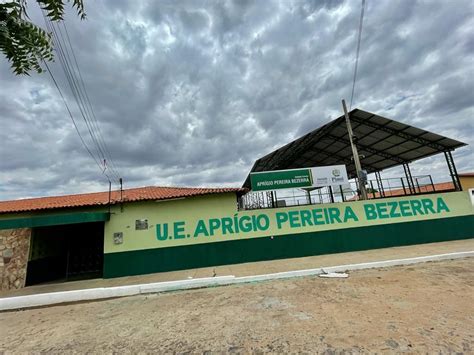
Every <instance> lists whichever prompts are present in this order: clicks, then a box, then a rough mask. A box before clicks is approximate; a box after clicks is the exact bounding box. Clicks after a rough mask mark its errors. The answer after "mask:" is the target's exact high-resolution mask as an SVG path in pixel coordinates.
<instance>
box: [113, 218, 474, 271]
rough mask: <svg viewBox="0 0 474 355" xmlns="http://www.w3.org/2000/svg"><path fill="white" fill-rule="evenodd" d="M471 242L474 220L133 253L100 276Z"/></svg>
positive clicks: (124, 254) (117, 255) (122, 256)
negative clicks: (435, 243)
mask: <svg viewBox="0 0 474 355" xmlns="http://www.w3.org/2000/svg"><path fill="white" fill-rule="evenodd" d="M472 237H474V216H472V215H470V216H462V217H453V218H443V219H435V220H428V221H419V222H407V223H393V224H386V225H378V226H372V227H362V228H347V229H337V230H331V231H323V232H310V233H300V234H288V235H284V236H279V237H274V238H271V237H263V238H254V239H241V240H235V241H227V242H222V243H201V244H195V245H191V246H178V247H171V248H156V249H147V250H135V251H129V252H122V253H109V254H105V255H104V277H105V278H111V277H119V276H126V275H140V274H146V273H153V272H163V271H171V270H184V269H190V268H198V267H206V266H217V265H226V264H237V263H244V262H252V261H261V260H273V259H282V258H292V257H302V256H310V255H322V254H330V253H341V252H349V251H356V250H367V249H377V248H386V247H393V246H402V245H412V244H422V243H433V242H440V241H449V240H458V239H469V238H472Z"/></svg>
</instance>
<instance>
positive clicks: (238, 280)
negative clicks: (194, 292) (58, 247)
mask: <svg viewBox="0 0 474 355" xmlns="http://www.w3.org/2000/svg"><path fill="white" fill-rule="evenodd" d="M473 256H474V251H466V252H457V253H449V254H439V255H429V256H421V257H414V258H407V259H395V260H385V261H375V262H369V263H360V264H348V265H339V266H330V267H323V268H316V269H307V270H296V271H285V272H278V273H273V274H264V275H255V276H243V277H235V276H232V275H229V276H218V277H206V278H200V279H191V280H179V281H166V282H156V283H150V284H141V285H129V286H116V287H101V288H91V289H85V290H73V291H63V292H54V293H43V294H36V295H27V296H18V297H9V298H0V311H7V310H15V309H23V308H31V307H40V306H49V305H54V304H60V303H69V302H79V301H90V300H98V299H106V298H115V297H124V296H133V295H139V294H147V293H158V292H169V291H177V290H189V289H195V288H202V287H212V286H223V285H231V284H242V283H249V282H260V281H269V280H278V279H288V278H293V277H304V276H314V275H320V274H323V273H329V272H345V271H352V270H363V269H373V268H383V267H390V266H402V265H411V264H416V263H423V262H427V261H440V260H452V259H461V258H468V257H473Z"/></svg>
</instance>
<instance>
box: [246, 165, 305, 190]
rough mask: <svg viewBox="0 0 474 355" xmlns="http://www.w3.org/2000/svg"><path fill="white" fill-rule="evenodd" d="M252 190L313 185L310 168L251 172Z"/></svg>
mask: <svg viewBox="0 0 474 355" xmlns="http://www.w3.org/2000/svg"><path fill="white" fill-rule="evenodd" d="M250 182H251V184H252V190H253V191H263V190H277V189H290V188H296V187H310V186H312V185H313V176H312V174H311V169H292V170H280V171H265V172H261V173H251V174H250Z"/></svg>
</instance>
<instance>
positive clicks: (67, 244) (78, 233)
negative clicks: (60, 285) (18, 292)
mask: <svg viewBox="0 0 474 355" xmlns="http://www.w3.org/2000/svg"><path fill="white" fill-rule="evenodd" d="M31 238H32V239H31V246H30V255H29V259H28V267H27V272H26V286H31V285H35V284H39V283H45V282H53V281H55V282H64V281H73V280H84V279H92V278H99V277H102V271H103V262H104V222H94V223H79V224H68V225H60V226H52V227H38V228H33V232H32V237H31Z"/></svg>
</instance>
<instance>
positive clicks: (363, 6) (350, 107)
mask: <svg viewBox="0 0 474 355" xmlns="http://www.w3.org/2000/svg"><path fill="white" fill-rule="evenodd" d="M364 9H365V0H362V8H361V10H360V22H359V37H358V39H357V51H356V60H355V65H354V79H353V81H352V92H351V103H350V105H349V111H350V110H351V109H352V99H353V98H354V90H355V84H356V78H357V67H358V66H359V52H360V39H361V37H362V26H363V24H364Z"/></svg>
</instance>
